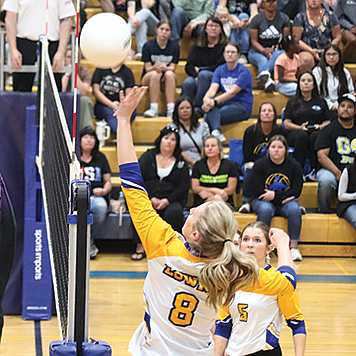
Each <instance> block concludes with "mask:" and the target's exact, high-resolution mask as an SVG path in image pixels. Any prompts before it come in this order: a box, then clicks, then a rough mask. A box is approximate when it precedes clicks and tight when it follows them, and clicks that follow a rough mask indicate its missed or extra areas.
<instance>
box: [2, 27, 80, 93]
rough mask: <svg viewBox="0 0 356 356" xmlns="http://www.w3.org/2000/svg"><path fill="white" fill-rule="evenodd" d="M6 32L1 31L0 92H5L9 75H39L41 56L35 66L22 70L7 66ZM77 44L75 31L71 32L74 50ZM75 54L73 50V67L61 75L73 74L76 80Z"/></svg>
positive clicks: (24, 66) (72, 85) (67, 68)
mask: <svg viewBox="0 0 356 356" xmlns="http://www.w3.org/2000/svg"><path fill="white" fill-rule="evenodd" d="M5 38H6V31H5V30H4V29H3V28H1V29H0V90H2V91H3V90H5V74H6V73H9V74H12V73H38V66H39V65H38V63H39V56H37V62H36V63H35V64H34V65H22V66H21V68H20V69H13V68H12V67H11V65H10V64H5V59H6V49H5V43H6V40H5ZM74 43H75V31H71V44H72V48H73V44H74ZM74 56H75V53H74V50H73V49H72V65H71V66H65V67H64V68H63V69H62V70H60V71H59V73H70V72H71V73H72V78H74V74H75V66H74V60H75V57H74ZM71 90H72V91H73V90H74V80H72V81H71Z"/></svg>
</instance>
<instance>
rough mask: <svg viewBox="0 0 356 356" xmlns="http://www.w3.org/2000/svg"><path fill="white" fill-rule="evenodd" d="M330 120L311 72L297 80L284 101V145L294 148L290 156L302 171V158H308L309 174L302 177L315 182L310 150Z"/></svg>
mask: <svg viewBox="0 0 356 356" xmlns="http://www.w3.org/2000/svg"><path fill="white" fill-rule="evenodd" d="M330 121H331V113H330V110H329V109H328V106H327V104H326V102H325V100H324V99H322V98H320V96H319V95H318V87H317V84H316V80H315V78H314V76H313V74H312V73H311V72H304V73H302V74H301V75H300V76H299V78H298V84H297V91H296V94H295V96H294V97H292V98H291V99H289V101H288V102H287V106H286V110H285V112H284V126H285V127H286V129H287V130H289V134H288V143H289V145H290V146H291V147H293V148H294V154H293V157H294V158H295V159H296V160H297V161H298V162H299V164H300V165H301V167H302V168H303V169H304V164H305V160H306V158H309V159H310V166H311V172H310V173H308V174H307V176H306V178H307V179H309V180H313V181H315V180H316V171H317V168H318V165H317V163H318V160H317V156H316V152H315V151H314V146H315V141H316V139H317V137H318V135H319V134H320V132H321V131H320V130H321V129H323V128H324V127H325V126H327V125H328V124H329V123H330Z"/></svg>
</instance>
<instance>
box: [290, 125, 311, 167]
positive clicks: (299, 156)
mask: <svg viewBox="0 0 356 356" xmlns="http://www.w3.org/2000/svg"><path fill="white" fill-rule="evenodd" d="M288 142H289V145H290V146H291V147H294V153H293V157H294V158H295V159H296V160H297V161H298V162H299V164H300V166H301V167H302V168H304V163H305V159H306V158H307V154H308V146H309V135H308V132H306V131H304V130H293V131H290V132H289V135H288Z"/></svg>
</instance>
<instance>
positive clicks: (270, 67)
mask: <svg viewBox="0 0 356 356" xmlns="http://www.w3.org/2000/svg"><path fill="white" fill-rule="evenodd" d="M282 53H284V51H282V50H277V51H274V52H273V53H272V57H271V58H270V59H269V60H268V67H267V70H268V71H269V72H270V73H272V72H273V71H274V66H275V64H276V60H277V58H278V57H279V56H280V55H281V54H282Z"/></svg>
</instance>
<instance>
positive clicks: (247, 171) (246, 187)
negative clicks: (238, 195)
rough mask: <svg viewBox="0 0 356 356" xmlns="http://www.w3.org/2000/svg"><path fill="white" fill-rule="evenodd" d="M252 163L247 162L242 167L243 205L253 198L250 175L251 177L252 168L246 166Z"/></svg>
mask: <svg viewBox="0 0 356 356" xmlns="http://www.w3.org/2000/svg"><path fill="white" fill-rule="evenodd" d="M251 163H252V162H247V163H245V164H243V165H242V167H241V172H242V174H243V176H244V181H243V196H242V201H243V202H244V203H249V202H251V200H252V198H253V190H252V186H251V175H252V168H248V167H247V166H248V165H250V164H251Z"/></svg>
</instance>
